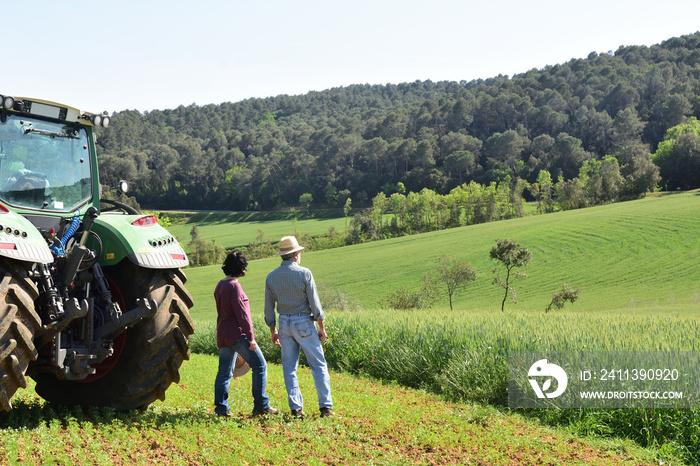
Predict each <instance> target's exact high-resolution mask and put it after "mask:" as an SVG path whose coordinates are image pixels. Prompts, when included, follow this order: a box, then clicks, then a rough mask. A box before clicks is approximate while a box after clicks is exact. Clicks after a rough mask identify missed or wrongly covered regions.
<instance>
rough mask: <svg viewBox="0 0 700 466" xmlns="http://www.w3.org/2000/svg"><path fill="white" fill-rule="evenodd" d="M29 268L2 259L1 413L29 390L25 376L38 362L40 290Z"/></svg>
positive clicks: (0, 283)
mask: <svg viewBox="0 0 700 466" xmlns="http://www.w3.org/2000/svg"><path fill="white" fill-rule="evenodd" d="M28 267H29V264H25V263H24V262H20V261H12V260H8V259H0V277H2V278H1V281H0V410H4V411H9V410H10V409H12V403H10V398H12V396H13V395H14V394H15V392H16V391H17V389H18V388H27V379H26V378H25V373H26V372H27V367H28V366H29V363H30V362H31V361H34V360H36V358H37V355H38V353H37V349H36V346H35V343H34V336H35V335H36V334H37V332H39V331H40V330H41V318H40V317H39V315H38V314H37V313H36V310H35V309H34V301H35V300H36V299H37V298H38V297H39V290H38V289H37V287H36V285H35V284H34V282H33V281H32V280H31V279H30V278H29V277H28V276H27V272H28Z"/></svg>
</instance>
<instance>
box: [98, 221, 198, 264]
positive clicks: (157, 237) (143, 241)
mask: <svg viewBox="0 0 700 466" xmlns="http://www.w3.org/2000/svg"><path fill="white" fill-rule="evenodd" d="M142 217H145V216H144V215H129V214H122V213H102V215H100V216H99V217H97V218H96V219H95V223H94V224H93V226H92V231H93V232H94V233H96V234H97V236H99V237H100V241H101V243H102V244H101V245H100V244H98V243H97V241H96V240H95V238H93V237H90V238H89V239H88V242H87V246H88V247H90V248H92V249H94V250H95V251H97V253H98V254H99V259H98V262H99V263H100V264H101V265H103V266H110V265H116V264H118V263H119V262H121V261H122V259H124V258H125V257H126V258H128V259H129V260H130V261H131V262H133V263H134V264H136V265H138V266H139V267H144V268H147V269H173V268H181V267H185V266H187V265H189V263H190V262H189V259H188V258H187V254H185V251H184V249H182V246H180V243H178V242H177V240H176V239H175V237H173V235H171V234H170V233H169V232H168V231H167V230H166V229H165V228H163V227H162V226H160V225H159V224H158V223H155V222H154V223H150V224H146V225H139V224H137V223H135V222H137V221H138V220H139V219H140V218H142Z"/></svg>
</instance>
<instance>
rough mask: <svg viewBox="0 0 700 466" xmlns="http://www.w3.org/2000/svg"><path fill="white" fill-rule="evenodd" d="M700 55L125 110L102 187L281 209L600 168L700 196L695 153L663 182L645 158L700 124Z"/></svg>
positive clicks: (674, 165)
mask: <svg viewBox="0 0 700 466" xmlns="http://www.w3.org/2000/svg"><path fill="white" fill-rule="evenodd" d="M699 44H700V34H693V35H689V36H685V37H681V38H675V39H671V40H669V41H666V42H664V43H662V44H660V45H656V46H652V47H621V48H620V49H618V50H617V51H616V52H615V53H614V54H613V53H610V54H600V55H599V54H596V53H592V54H590V55H589V56H588V57H587V58H585V59H575V60H571V61H569V62H567V63H565V64H561V65H555V66H548V67H545V68H544V69H540V70H536V69H533V70H530V71H527V72H525V73H522V74H519V75H516V76H513V77H512V78H509V77H507V76H498V77H496V78H493V79H488V80H478V81H471V82H438V83H434V82H431V81H425V82H419V81H417V82H414V83H405V84H398V85H391V84H389V85H385V86H370V85H355V86H348V87H344V88H336V89H330V90H327V91H323V92H311V93H309V94H306V95H302V96H286V95H282V96H277V97H272V98H267V99H249V100H245V101H242V102H237V103H225V104H221V105H207V106H203V107H198V106H196V105H194V104H193V105H190V106H188V107H185V106H181V107H178V108H177V109H174V110H162V111H161V110H154V111H151V112H147V113H143V114H141V113H139V112H136V111H123V112H118V113H115V114H114V115H113V116H112V124H111V126H110V127H109V128H101V129H100V130H99V139H98V146H99V158H100V164H101V165H100V166H101V176H102V178H103V183H104V184H105V185H107V186H113V185H114V184H115V183H116V182H117V181H118V180H119V179H128V180H130V181H131V186H132V187H133V196H134V197H135V199H136V201H138V202H139V203H140V204H142V205H144V206H147V207H151V208H158V209H165V208H169V207H171V206H172V205H178V206H179V207H181V208H190V209H208V208H212V207H214V206H215V207H216V208H219V209H232V210H257V209H274V208H279V207H283V206H292V205H297V203H298V202H299V199H300V196H302V195H303V194H309V195H310V198H311V199H313V200H314V201H313V203H314V204H316V205H330V206H340V207H343V205H344V199H347V198H348V197H351V198H352V199H353V202H354V203H355V205H356V206H363V205H368V204H369V201H370V200H371V199H373V198H374V197H375V196H376V195H377V194H378V193H380V192H384V193H386V194H387V195H390V194H391V193H392V192H391V189H392V187H394V186H397V185H398V183H403V184H404V185H405V188H406V189H407V190H408V191H413V192H419V191H420V190H421V189H423V188H428V189H431V190H433V191H435V192H437V193H440V194H446V193H449V192H450V191H451V190H452V189H454V188H455V187H458V186H462V185H463V184H464V183H469V182H471V181H474V182H477V183H480V184H483V185H487V186H488V185H490V183H492V182H495V183H501V182H503V181H504V180H506V179H507V178H508V177H510V180H511V183H517V180H523V182H525V183H527V184H533V183H536V182H537V177H538V176H539V174H540V172H542V171H547V172H549V173H550V174H551V176H552V178H553V179H554V180H559V179H560V178H561V179H563V180H564V181H566V182H571V181H572V180H573V179H574V178H576V177H579V180H580V170H581V168H582V167H583V166H584V164H586V163H588V167H589V169H591V170H596V169H597V166H596V164H597V163H601V164H605V163H606V162H605V160H606V156H609V157H614V158H615V159H616V160H617V163H618V165H619V170H620V175H621V176H622V178H623V181H624V182H623V185H622V187H621V188H620V189H619V190H618V194H617V195H618V196H619V197H621V198H632V197H636V196H639V195H641V194H643V193H645V192H647V191H648V190H652V189H654V188H655V187H656V185H657V183H658V182H659V176H660V177H661V178H660V182H661V184H662V185H664V186H665V185H666V184H668V185H669V186H668V187H669V189H676V187H679V186H680V187H682V188H686V187H688V186H690V187H697V186H699V185H700V183H698V180H696V179H694V178H690V179H689V178H688V177H687V176H684V173H687V171H688V170H687V169H686V166H687V160H686V159H688V158H689V154H691V155H692V153H693V150H694V148H693V147H694V146H693V145H692V144H691V142H692V141H683V142H682V143H681V144H679V145H677V146H675V149H674V150H673V151H671V152H670V154H669V155H668V156H666V157H665V159H664V160H665V162H668V163H663V164H662V165H661V171H660V172H659V168H658V167H657V166H656V165H654V164H653V163H652V162H651V155H652V154H653V153H654V152H656V150H657V146H659V143H660V142H662V141H663V138H664V135H665V134H666V131H667V130H668V129H669V128H673V127H675V126H677V125H680V124H683V123H684V121H686V120H685V118H687V117H698V116H700V103H699V101H698V95H700V48H699ZM690 158H692V156H690ZM580 181H581V182H583V180H580ZM525 195H526V196H529V191H525ZM306 199H307V200H308V199H309V198H308V197H307V198H306Z"/></svg>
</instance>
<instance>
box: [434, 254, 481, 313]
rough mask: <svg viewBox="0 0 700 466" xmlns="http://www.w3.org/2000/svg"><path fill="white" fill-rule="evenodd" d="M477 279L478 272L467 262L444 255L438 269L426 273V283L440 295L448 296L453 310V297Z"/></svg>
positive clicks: (439, 261)
mask: <svg viewBox="0 0 700 466" xmlns="http://www.w3.org/2000/svg"><path fill="white" fill-rule="evenodd" d="M475 278H476V270H474V269H473V268H472V266H471V265H470V264H469V262H467V261H460V260H457V259H450V258H449V257H447V256H446V255H443V256H442V257H440V259H439V260H438V265H437V268H436V270H435V271H434V272H432V273H426V276H425V277H424V281H425V282H427V283H430V284H431V286H432V287H434V288H435V289H436V290H438V292H439V293H441V294H445V295H447V297H448V298H449V299H450V309H452V296H453V295H455V294H456V293H458V292H460V291H462V290H464V289H465V288H466V287H467V285H469V282H471V281H473V280H474V279H475Z"/></svg>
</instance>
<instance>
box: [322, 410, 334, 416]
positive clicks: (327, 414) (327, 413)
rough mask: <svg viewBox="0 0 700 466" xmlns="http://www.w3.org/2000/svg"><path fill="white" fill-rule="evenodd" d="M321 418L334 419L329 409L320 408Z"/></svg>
mask: <svg viewBox="0 0 700 466" xmlns="http://www.w3.org/2000/svg"><path fill="white" fill-rule="evenodd" d="M321 417H335V413H334V412H333V410H332V409H331V408H321Z"/></svg>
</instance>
